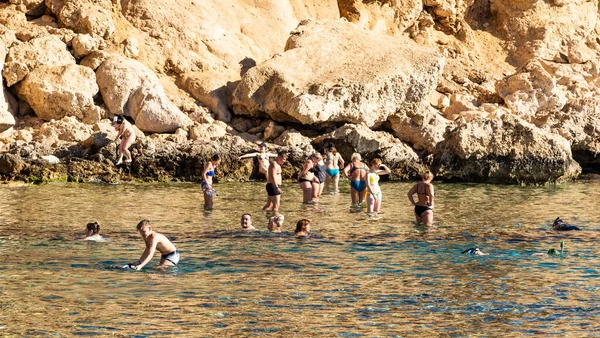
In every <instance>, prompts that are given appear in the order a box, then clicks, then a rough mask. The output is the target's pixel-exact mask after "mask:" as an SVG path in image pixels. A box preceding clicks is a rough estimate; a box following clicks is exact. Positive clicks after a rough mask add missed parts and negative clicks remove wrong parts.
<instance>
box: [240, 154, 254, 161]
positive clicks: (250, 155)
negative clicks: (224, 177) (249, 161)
mask: <svg viewBox="0 0 600 338" xmlns="http://www.w3.org/2000/svg"><path fill="white" fill-rule="evenodd" d="M255 156H258V153H250V154H246V155H242V156H240V157H238V160H241V159H244V158H250V157H255Z"/></svg>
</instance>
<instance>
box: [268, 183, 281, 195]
mask: <svg viewBox="0 0 600 338" xmlns="http://www.w3.org/2000/svg"><path fill="white" fill-rule="evenodd" d="M265 188H266V189H267V194H268V195H269V196H277V195H281V193H280V192H279V190H278V189H277V188H278V187H277V186H276V185H275V184H273V183H267V186H266V187H265Z"/></svg>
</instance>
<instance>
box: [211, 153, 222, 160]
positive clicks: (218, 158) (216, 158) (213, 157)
mask: <svg viewBox="0 0 600 338" xmlns="http://www.w3.org/2000/svg"><path fill="white" fill-rule="evenodd" d="M210 160H211V161H215V162H216V161H220V160H221V156H220V155H219V154H214V155H213V156H212V157H211V158H210Z"/></svg>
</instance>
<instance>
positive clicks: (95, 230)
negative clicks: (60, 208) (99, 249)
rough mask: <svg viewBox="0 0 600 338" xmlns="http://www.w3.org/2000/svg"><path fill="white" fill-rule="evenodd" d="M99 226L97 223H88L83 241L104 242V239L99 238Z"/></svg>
mask: <svg viewBox="0 0 600 338" xmlns="http://www.w3.org/2000/svg"><path fill="white" fill-rule="evenodd" d="M99 232H100V224H98V222H92V223H88V224H87V226H86V230H85V238H84V239H83V240H84V241H96V242H105V241H106V239H104V237H102V236H100V234H99Z"/></svg>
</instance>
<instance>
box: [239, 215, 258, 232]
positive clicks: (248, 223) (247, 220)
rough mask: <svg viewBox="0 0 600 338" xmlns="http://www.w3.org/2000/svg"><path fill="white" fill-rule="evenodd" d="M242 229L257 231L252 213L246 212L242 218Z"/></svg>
mask: <svg viewBox="0 0 600 338" xmlns="http://www.w3.org/2000/svg"><path fill="white" fill-rule="evenodd" d="M241 226H242V231H256V228H255V227H254V226H253V225H252V215H250V214H249V213H245V214H243V215H242V219H241Z"/></svg>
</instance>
